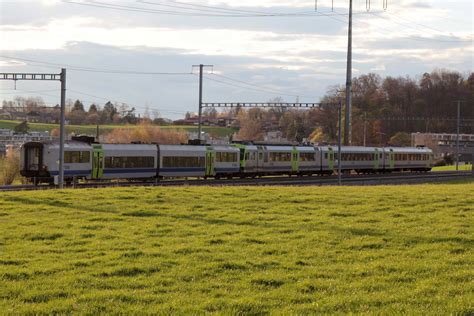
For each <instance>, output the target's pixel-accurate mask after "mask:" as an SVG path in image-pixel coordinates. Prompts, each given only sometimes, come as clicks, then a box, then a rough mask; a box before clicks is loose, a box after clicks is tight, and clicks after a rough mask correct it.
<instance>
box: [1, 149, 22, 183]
mask: <svg viewBox="0 0 474 316" xmlns="http://www.w3.org/2000/svg"><path fill="white" fill-rule="evenodd" d="M19 177H20V155H19V153H18V151H15V150H9V151H8V152H7V155H6V156H5V157H2V158H0V185H10V184H12V183H13V181H15V179H17V178H19Z"/></svg>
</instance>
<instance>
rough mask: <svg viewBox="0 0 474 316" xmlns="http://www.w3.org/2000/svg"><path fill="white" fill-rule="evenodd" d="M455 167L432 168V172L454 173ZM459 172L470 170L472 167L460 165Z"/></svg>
mask: <svg viewBox="0 0 474 316" xmlns="http://www.w3.org/2000/svg"><path fill="white" fill-rule="evenodd" d="M455 170H456V166H441V167H433V171H455ZM459 170H463V171H466V170H472V165H460V166H459Z"/></svg>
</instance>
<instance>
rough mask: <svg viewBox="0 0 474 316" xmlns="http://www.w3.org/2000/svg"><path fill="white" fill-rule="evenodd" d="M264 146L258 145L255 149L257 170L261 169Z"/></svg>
mask: <svg viewBox="0 0 474 316" xmlns="http://www.w3.org/2000/svg"><path fill="white" fill-rule="evenodd" d="M263 160H264V148H263V147H262V146H258V150H257V172H259V171H263Z"/></svg>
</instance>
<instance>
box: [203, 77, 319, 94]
mask: <svg viewBox="0 0 474 316" xmlns="http://www.w3.org/2000/svg"><path fill="white" fill-rule="evenodd" d="M212 75H214V76H218V77H221V78H224V79H227V80H230V81H234V82H238V83H241V84H244V85H247V86H251V87H257V88H259V89H260V90H262V91H265V92H270V93H276V94H281V95H287V96H292V97H306V98H317V97H316V96H311V95H304V94H288V93H286V92H283V91H281V90H275V89H269V88H265V87H261V86H257V85H255V84H252V83H248V82H245V81H242V80H238V79H233V78H230V77H227V76H224V75H221V74H216V73H212Z"/></svg>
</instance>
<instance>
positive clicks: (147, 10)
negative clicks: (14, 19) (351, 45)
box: [63, 0, 365, 18]
mask: <svg viewBox="0 0 474 316" xmlns="http://www.w3.org/2000/svg"><path fill="white" fill-rule="evenodd" d="M63 2H65V3H68V4H75V5H81V6H89V7H96V8H102V9H112V10H119V11H129V12H140V13H152V14H160V15H175V16H189V17H227V18H242V17H244V18H248V17H315V16H321V15H322V14H320V13H319V12H313V11H308V12H296V13H275V12H261V13H259V12H258V11H248V12H255V13H251V14H250V13H247V14H245V13H244V12H242V11H245V10H236V9H234V10H233V9H223V8H217V7H213V10H204V9H189V8H185V7H182V6H177V5H170V4H163V3H153V2H144V1H141V2H142V3H146V4H151V5H159V6H166V7H172V8H177V9H184V10H188V11H189V10H194V11H196V12H192V11H191V12H188V11H170V10H160V9H150V8H144V7H135V6H125V5H118V4H113V3H106V2H98V1H94V2H78V1H73V0H63ZM174 3H177V4H178V2H174ZM179 4H181V5H189V6H198V5H194V4H184V3H183V2H180V3H179ZM201 7H203V6H201ZM206 7H210V6H206ZM210 8H212V7H210ZM223 10H225V11H228V10H229V12H227V13H226V12H222V11H223ZM230 10H233V12H231V11H230ZM200 11H204V12H208V13H200ZM239 11H240V12H239ZM359 14H365V12H360V13H359ZM333 15H347V14H340V13H333Z"/></svg>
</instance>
